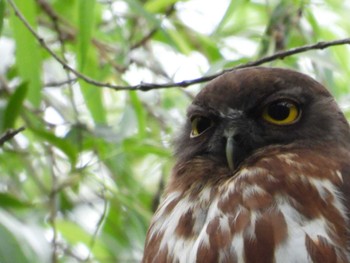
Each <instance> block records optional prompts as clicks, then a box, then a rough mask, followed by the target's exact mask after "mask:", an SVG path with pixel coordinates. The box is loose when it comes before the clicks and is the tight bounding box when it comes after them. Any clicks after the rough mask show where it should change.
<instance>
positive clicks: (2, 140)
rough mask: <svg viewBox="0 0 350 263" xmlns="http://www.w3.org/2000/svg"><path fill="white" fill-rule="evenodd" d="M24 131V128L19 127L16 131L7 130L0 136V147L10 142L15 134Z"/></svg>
mask: <svg viewBox="0 0 350 263" xmlns="http://www.w3.org/2000/svg"><path fill="white" fill-rule="evenodd" d="M24 130H25V128H24V127H21V128H19V129H16V130H13V129H10V130H7V131H6V132H5V133H4V134H3V135H1V136H0V147H1V146H3V145H4V143H5V142H7V141H9V140H11V139H12V138H13V137H14V136H15V135H16V134H18V133H20V132H21V131H24Z"/></svg>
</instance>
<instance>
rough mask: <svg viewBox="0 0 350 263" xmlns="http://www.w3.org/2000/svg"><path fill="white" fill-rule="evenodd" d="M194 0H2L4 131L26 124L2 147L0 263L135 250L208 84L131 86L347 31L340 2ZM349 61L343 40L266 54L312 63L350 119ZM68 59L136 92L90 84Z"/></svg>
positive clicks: (189, 75) (204, 71)
mask: <svg viewBox="0 0 350 263" xmlns="http://www.w3.org/2000/svg"><path fill="white" fill-rule="evenodd" d="M12 3H15V5H16V6H17V8H18V9H19V11H20V14H22V15H23V16H24V19H19V15H18V14H16V13H15V12H14V8H13V6H12ZM203 3H204V1H201V2H200V1H199V0H188V1H184V0H183V1H181V0H15V1H14V0H0V32H1V36H0V57H1V61H0V134H5V133H6V132H8V131H10V129H17V128H19V127H22V126H24V127H25V128H26V129H25V131H23V132H20V133H19V134H17V135H16V136H14V137H13V138H12V139H11V140H7V141H6V142H5V143H4V144H3V145H2V147H1V148H0V174H1V177H0V204H1V209H0V236H1V239H0V261H1V262H5V263H6V262H11V263H16V262H21V263H23V262H103V263H104V262H138V261H140V259H141V256H142V250H143V242H144V239H145V235H146V231H147V227H148V224H149V220H150V218H151V215H152V213H153V211H154V208H155V207H156V204H157V200H158V198H159V196H160V193H161V191H162V190H163V185H164V181H166V180H167V178H168V175H169V173H170V171H171V166H172V163H173V161H172V158H171V156H172V154H171V141H172V139H173V138H174V137H176V133H177V132H178V131H179V127H180V124H181V123H182V121H183V118H184V116H185V108H186V105H188V104H189V102H190V100H191V98H192V97H193V94H195V93H196V92H197V91H198V90H199V89H200V87H201V86H202V85H204V84H205V83H201V84H196V85H191V86H190V87H188V88H187V89H184V88H180V87H173V88H164V89H161V88H160V89H152V90H150V91H147V92H143V91H140V90H137V88H135V87H137V85H138V84H140V83H143V82H147V83H172V82H177V81H183V80H189V79H194V78H198V77H201V76H206V75H210V74H214V73H217V72H220V71H222V70H223V69H228V68H231V67H235V66H239V65H241V64H242V63H246V62H249V61H254V60H256V59H258V58H261V57H264V56H267V55H271V54H273V53H275V52H276V51H281V50H287V49H290V48H294V47H298V46H302V45H307V44H313V43H316V42H319V41H332V40H336V39H340V38H344V37H348V36H347V32H350V20H349V19H348V14H349V12H350V6H349V4H348V3H346V1H333V0H319V1H316V0H315V1H296V0H295V1H286V0H280V1H278V0H274V1H263V0H260V1H243V0H232V1H228V0H220V1H211V2H210V1H207V3H206V4H203ZM25 23H27V25H26V24H25ZM28 25H30V26H31V27H32V28H33V29H34V31H35V32H37V33H38V34H39V35H40V38H37V37H35V36H34V35H33V34H32V32H30V30H29V28H28ZM45 45H47V47H48V48H49V49H50V50H51V51H53V52H54V53H55V54H56V55H57V56H58V57H59V58H61V62H59V61H57V60H56V59H55V58H54V57H53V55H52V54H51V53H49V52H48V51H47V50H46V49H45ZM349 61H350V52H349V46H346V45H341V46H336V47H329V48H327V49H324V50H313V51H308V52H304V53H301V54H298V55H294V56H288V57H285V58H284V59H280V60H277V59H276V60H274V61H272V62H270V63H266V64H265V66H279V67H288V68H294V69H297V70H299V71H302V72H305V73H307V74H311V75H312V76H314V77H315V78H316V79H318V80H319V81H320V82H322V83H324V84H325V85H326V86H327V87H329V88H330V90H331V92H332V93H333V94H334V95H335V97H336V99H337V100H338V101H339V102H340V104H341V105H342V107H343V109H344V111H345V113H346V114H347V116H348V117H350V103H349V98H350V96H349V92H350V87H349V85H348V83H350V63H349ZM69 67H72V68H73V69H75V70H77V71H78V73H81V74H83V75H84V76H87V77H88V78H90V79H92V80H95V81H96V82H98V83H110V84H113V85H116V86H120V87H129V89H135V90H133V91H130V90H126V91H122V90H115V89H110V88H107V87H101V85H94V84H93V83H91V82H90V83H89V82H87V81H86V79H84V76H83V77H81V76H77V75H76V74H74V72H72V71H71V70H69ZM202 82H204V81H202ZM135 85H136V86H135ZM131 86H132V87H134V88H130V87H131Z"/></svg>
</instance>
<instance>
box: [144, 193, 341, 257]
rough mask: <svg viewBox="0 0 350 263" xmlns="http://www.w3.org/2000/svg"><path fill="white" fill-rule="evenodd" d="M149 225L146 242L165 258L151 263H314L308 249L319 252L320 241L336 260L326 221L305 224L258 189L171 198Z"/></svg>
mask: <svg viewBox="0 0 350 263" xmlns="http://www.w3.org/2000/svg"><path fill="white" fill-rule="evenodd" d="M153 222H154V223H153V225H152V227H151V229H150V239H151V241H152V238H153V239H154V241H156V242H153V243H154V244H156V245H157V246H159V248H158V250H159V253H158V254H157V255H158V256H160V257H163V258H162V259H161V260H160V261H157V260H156V261H154V262H312V259H311V257H310V251H309V250H312V249H313V250H315V248H312V249H311V248H308V247H307V245H306V244H309V247H312V245H315V247H316V250H317V246H318V245H319V244H320V242H321V241H324V242H325V244H326V245H327V246H329V248H330V251H333V252H334V255H333V257H335V258H337V257H338V256H337V253H336V252H335V251H336V250H335V247H336V245H335V244H334V241H333V240H332V237H331V236H332V233H331V232H330V231H329V223H328V222H327V220H325V219H324V218H322V217H321V218H316V219H313V220H307V219H306V218H305V217H304V216H303V215H302V214H300V212H299V211H297V210H296V209H295V207H293V205H292V204H291V203H290V202H289V201H287V200H286V199H284V198H283V197H280V196H271V195H267V194H266V192H265V191H262V190H261V189H259V188H258V187H256V186H254V187H247V188H245V190H244V191H240V190H239V189H238V190H237V189H236V188H234V187H233V188H227V189H226V190H225V189H224V190H222V189H221V190H220V191H218V192H216V193H214V194H213V192H212V190H211V189H210V188H208V189H203V190H202V191H201V192H200V193H199V195H198V196H197V197H196V198H195V199H193V197H190V196H189V195H188V196H186V195H185V196H184V195H183V194H181V193H177V192H174V193H171V194H169V195H168V196H167V198H166V199H165V200H164V201H163V204H162V205H161V207H160V208H159V210H158V212H157V213H156V215H155V218H154V221H153ZM156 233H157V234H156ZM320 238H321V239H320ZM150 243H152V242H150ZM155 258H157V256H156V257H155Z"/></svg>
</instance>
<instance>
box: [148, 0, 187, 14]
mask: <svg viewBox="0 0 350 263" xmlns="http://www.w3.org/2000/svg"><path fill="white" fill-rule="evenodd" d="M185 1H186V0H180V1H179V0H149V1H147V2H146V3H145V6H144V7H145V9H146V10H147V11H148V12H151V13H159V12H164V11H165V10H166V8H167V7H169V6H171V5H173V4H175V3H177V2H185Z"/></svg>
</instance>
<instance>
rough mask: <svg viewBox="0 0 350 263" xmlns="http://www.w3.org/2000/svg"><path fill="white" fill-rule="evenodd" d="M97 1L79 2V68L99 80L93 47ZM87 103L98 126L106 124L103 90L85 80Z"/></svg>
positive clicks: (83, 90)
mask: <svg viewBox="0 0 350 263" xmlns="http://www.w3.org/2000/svg"><path fill="white" fill-rule="evenodd" d="M95 2H96V1H95V0H80V1H79V16H78V17H79V23H78V24H79V34H78V50H77V55H78V68H79V70H80V71H81V72H82V73H84V74H86V75H88V76H89V77H91V78H96V79H98V76H99V73H98V71H99V69H98V62H97V53H96V50H95V48H94V47H93V46H92V45H91V38H92V34H93V30H94V26H95ZM79 83H80V86H81V92H82V94H83V96H84V99H85V103H86V105H87V107H88V109H89V111H90V113H91V116H92V118H93V119H94V122H95V123H96V124H105V123H106V122H107V121H106V114H105V110H104V106H103V99H102V90H101V89H99V88H98V87H96V86H93V85H90V84H88V83H86V82H84V81H83V80H80V81H79Z"/></svg>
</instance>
